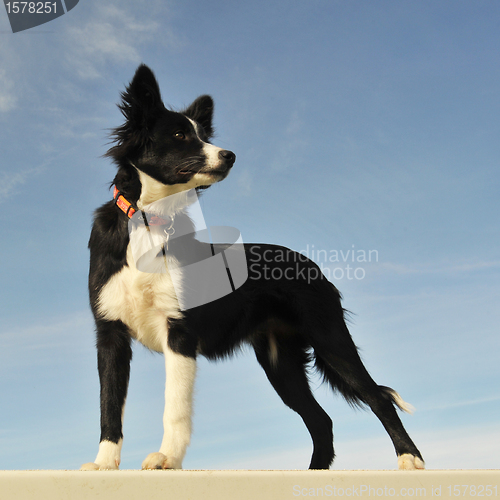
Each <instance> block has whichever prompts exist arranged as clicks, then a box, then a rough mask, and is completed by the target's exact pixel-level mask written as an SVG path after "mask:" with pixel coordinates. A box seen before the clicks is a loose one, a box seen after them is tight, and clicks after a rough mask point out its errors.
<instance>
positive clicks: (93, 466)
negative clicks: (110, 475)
mask: <svg viewBox="0 0 500 500" xmlns="http://www.w3.org/2000/svg"><path fill="white" fill-rule="evenodd" d="M80 470H118V465H116V464H107V465H104V464H101V465H99V464H96V463H94V462H89V463H87V464H83V465H82V466H81V467H80Z"/></svg>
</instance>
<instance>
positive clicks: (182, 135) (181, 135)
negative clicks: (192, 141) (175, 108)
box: [174, 130, 186, 141]
mask: <svg viewBox="0 0 500 500" xmlns="http://www.w3.org/2000/svg"><path fill="white" fill-rule="evenodd" d="M174 137H175V138H176V139H179V140H181V141H182V140H183V139H185V138H186V134H185V133H184V132H182V131H180V130H179V131H177V132H176V133H175V134H174Z"/></svg>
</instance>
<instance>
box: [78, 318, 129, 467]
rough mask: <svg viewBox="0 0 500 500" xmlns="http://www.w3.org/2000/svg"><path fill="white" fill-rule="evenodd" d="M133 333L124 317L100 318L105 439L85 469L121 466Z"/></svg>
mask: <svg viewBox="0 0 500 500" xmlns="http://www.w3.org/2000/svg"><path fill="white" fill-rule="evenodd" d="M130 342H131V339H130V334H129V332H128V329H127V327H126V326H125V325H124V324H123V323H122V322H121V321H103V320H98V321H97V367H98V370H99V380H100V384H101V439H100V443H99V452H98V453H97V457H96V459H95V462H90V463H87V464H84V465H82V467H81V470H107V469H118V466H119V465H120V454H121V448H122V442H123V434H122V419H123V411H124V407H125V398H126V396H127V389H128V381H129V375H130V360H131V359H132V349H131V346H130Z"/></svg>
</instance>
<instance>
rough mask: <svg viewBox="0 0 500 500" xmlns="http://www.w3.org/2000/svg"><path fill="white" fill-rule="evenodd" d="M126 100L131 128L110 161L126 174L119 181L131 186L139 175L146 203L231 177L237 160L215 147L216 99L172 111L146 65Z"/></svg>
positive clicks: (120, 136)
mask: <svg viewBox="0 0 500 500" xmlns="http://www.w3.org/2000/svg"><path fill="white" fill-rule="evenodd" d="M121 98H122V101H121V103H120V104H119V108H120V110H121V112H122V114H123V116H124V117H125V123H123V125H121V126H120V127H118V128H116V129H114V130H113V132H112V137H113V139H114V141H115V142H116V144H115V145H114V146H113V147H112V148H110V149H109V151H108V152H107V153H106V156H109V157H111V158H113V160H114V161H115V162H116V164H117V165H118V166H119V167H120V169H121V170H122V172H121V173H120V172H119V174H118V176H121V177H126V178H128V181H129V182H130V180H132V179H130V177H131V176H132V177H134V170H135V171H136V172H137V174H138V177H139V180H140V183H141V185H142V189H141V194H140V197H141V199H142V202H144V203H145V202H151V201H155V199H158V198H161V197H164V196H167V195H168V194H172V193H175V192H179V191H184V190H187V189H192V188H197V189H203V188H206V187H208V186H210V185H211V184H214V183H215V182H218V181H221V180H222V179H224V178H225V177H226V176H227V175H228V173H229V170H230V169H231V167H232V166H233V164H234V161H235V159H236V157H235V155H234V153H233V152H231V151H228V150H225V149H222V148H218V147H216V146H214V145H212V144H210V142H209V141H210V138H211V136H212V134H213V127H212V115H213V108H214V104H213V100H212V98H211V97H210V96H208V95H203V96H201V97H199V98H198V99H196V100H195V101H194V102H193V103H192V104H191V105H190V106H189V107H188V108H186V109H185V110H184V111H182V112H175V111H172V110H169V109H167V108H166V107H165V105H164V104H163V102H162V99H161V95H160V89H159V86H158V82H157V81H156V78H155V76H154V74H153V72H152V71H151V70H150V69H149V68H148V67H147V66H145V65H141V66H139V68H138V69H137V71H136V73H135V75H134V78H133V79H132V81H131V82H130V84H129V86H128V87H127V88H126V90H125V92H123V93H122V94H121ZM124 180H125V179H124ZM145 190H147V191H148V195H147V196H146V197H145ZM146 198H147V199H146Z"/></svg>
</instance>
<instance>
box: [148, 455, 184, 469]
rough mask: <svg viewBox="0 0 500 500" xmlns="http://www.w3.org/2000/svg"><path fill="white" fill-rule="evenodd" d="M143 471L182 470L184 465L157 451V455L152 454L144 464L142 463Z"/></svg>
mask: <svg viewBox="0 0 500 500" xmlns="http://www.w3.org/2000/svg"><path fill="white" fill-rule="evenodd" d="M142 469H143V470H151V469H182V465H181V464H180V463H178V460H175V459H171V458H169V457H167V456H166V455H164V454H163V453H160V452H159V451H157V452H156V453H150V454H149V455H148V456H147V457H146V459H145V460H144V462H142Z"/></svg>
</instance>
